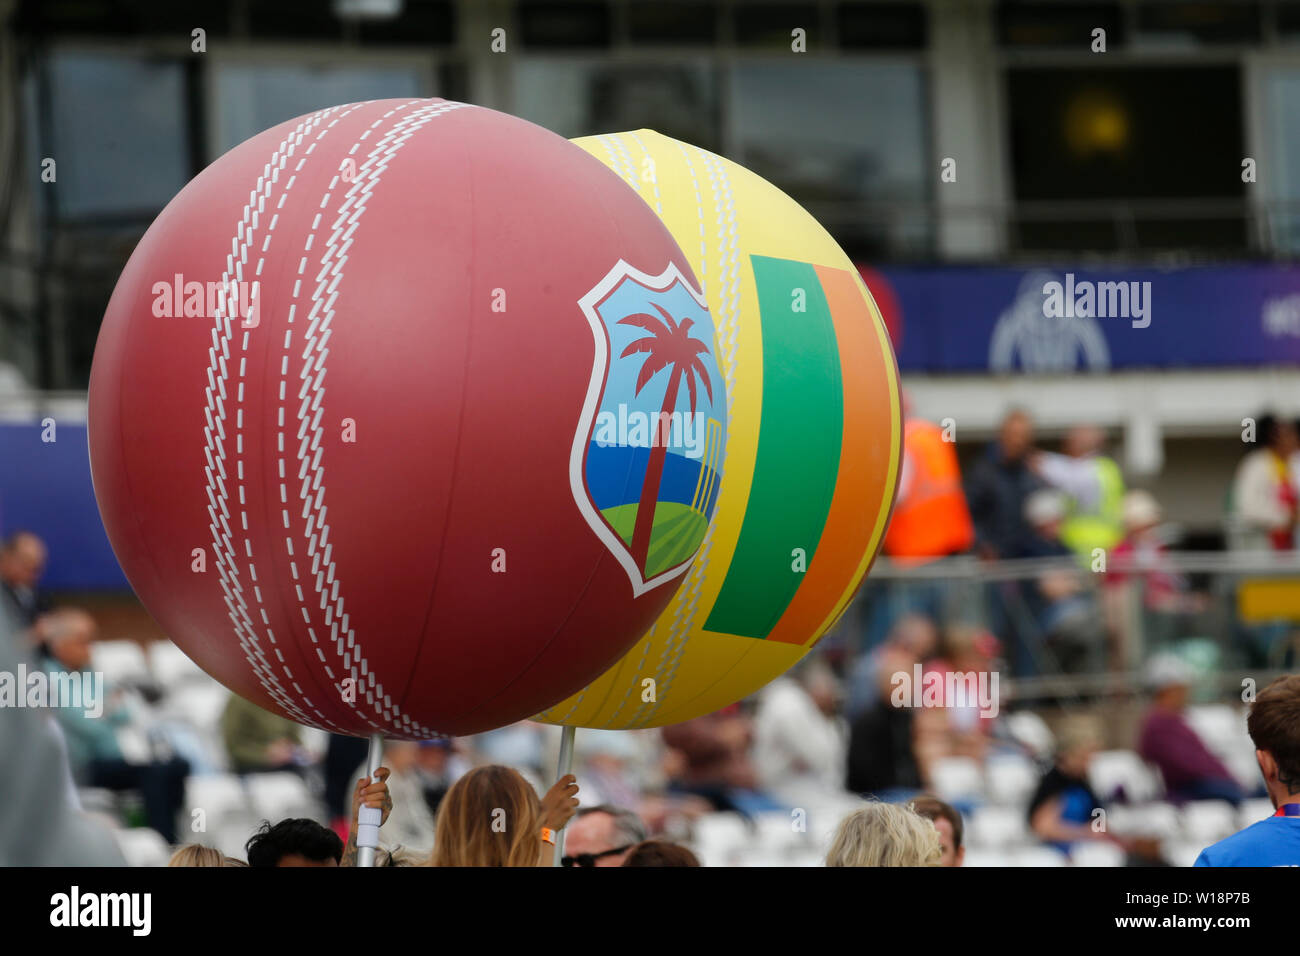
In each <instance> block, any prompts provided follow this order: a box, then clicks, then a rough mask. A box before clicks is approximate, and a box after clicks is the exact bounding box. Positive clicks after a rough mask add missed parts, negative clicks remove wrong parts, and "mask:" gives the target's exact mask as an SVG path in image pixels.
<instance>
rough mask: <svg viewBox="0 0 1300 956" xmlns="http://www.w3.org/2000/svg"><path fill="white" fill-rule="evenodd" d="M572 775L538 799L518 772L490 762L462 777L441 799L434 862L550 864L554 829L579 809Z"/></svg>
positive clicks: (455, 864) (553, 843) (575, 785)
mask: <svg viewBox="0 0 1300 956" xmlns="http://www.w3.org/2000/svg"><path fill="white" fill-rule="evenodd" d="M577 792H578V785H577V783H576V782H575V780H574V777H573V775H572V774H566V775H565V776H563V777H561V778H560V779H559V780H557V781H556V782H555V784H554V785H553V786H552V787H551V789H550V790H548V791H547V792H546V796H545V797H543V798H542V799H541V800H539V799H538V798H537V791H535V790H534V789H533V788H532V787H531V786H529V784H528V781H527V780H525V779H524V778H523V775H522V774H520V773H519V771H517V770H515V769H513V768H511V767H502V766H499V765H496V764H489V765H488V766H486V767H475V768H474V769H473V770H471V771H470V772H469V773H467V774H465V776H463V777H461V778H460V779H459V780H457V781H456V782H455V783H454V784H452V785H451V789H450V790H448V791H447V796H446V797H444V798H443V801H442V806H441V807H440V808H439V809H438V821H437V827H436V831H435V834H434V840H433V855H432V856H431V857H430V859H429V865H430V866H549V865H551V862H552V858H553V854H554V852H555V833H556V832H557V831H558V830H560V829H562V828H563V827H564V825H565V824H566V823H568V822H569V818H570V817H572V816H573V814H574V812H575V811H576V810H577V809H578V799H577Z"/></svg>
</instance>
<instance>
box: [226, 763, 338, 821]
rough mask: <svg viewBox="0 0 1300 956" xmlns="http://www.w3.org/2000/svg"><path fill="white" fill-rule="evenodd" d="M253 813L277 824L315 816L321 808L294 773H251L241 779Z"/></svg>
mask: <svg viewBox="0 0 1300 956" xmlns="http://www.w3.org/2000/svg"><path fill="white" fill-rule="evenodd" d="M244 783H245V785H246V786H247V788H248V794H249V797H250V800H251V806H252V809H253V812H254V813H255V814H256V815H257V816H258V817H260V818H264V819H267V820H270V821H271V822H272V823H277V822H279V821H280V820H283V819H285V818H286V817H316V816H319V815H321V813H322V810H323V808H321V807H320V806H318V805H317V801H316V800H315V798H314V797H312V795H311V791H310V790H308V789H307V784H305V783H304V782H303V780H302V778H301V777H299V776H298V775H297V774H296V773H288V772H284V773H251V774H249V775H248V776H247V777H245V778H244Z"/></svg>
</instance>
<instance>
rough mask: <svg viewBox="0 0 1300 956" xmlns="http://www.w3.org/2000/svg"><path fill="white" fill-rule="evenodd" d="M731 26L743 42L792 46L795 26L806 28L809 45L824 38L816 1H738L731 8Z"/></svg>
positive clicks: (737, 37)
mask: <svg viewBox="0 0 1300 956" xmlns="http://www.w3.org/2000/svg"><path fill="white" fill-rule="evenodd" d="M731 16H732V29H733V30H734V31H735V37H736V42H737V43H739V44H742V45H744V46H770V47H785V49H787V50H788V49H790V44H791V43H792V42H793V40H794V38H793V37H792V36H791V35H790V34H791V32H792V31H794V30H795V29H796V28H799V29H802V30H804V31H805V34H804V36H805V38H806V41H807V44H808V49H810V50H811V49H812V48H813V46H814V45H815V44H816V43H818V42H819V41H820V40H821V29H820V20H819V16H818V9H817V5H816V4H815V3H739V4H737V5H736V6H735V7H733V8H732V13H731Z"/></svg>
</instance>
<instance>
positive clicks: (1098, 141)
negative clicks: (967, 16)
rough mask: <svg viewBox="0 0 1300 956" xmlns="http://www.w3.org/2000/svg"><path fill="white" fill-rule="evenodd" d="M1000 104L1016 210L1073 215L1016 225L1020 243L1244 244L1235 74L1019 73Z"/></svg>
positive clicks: (1162, 70) (1180, 70)
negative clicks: (1052, 208) (1057, 209)
mask: <svg viewBox="0 0 1300 956" xmlns="http://www.w3.org/2000/svg"><path fill="white" fill-rule="evenodd" d="M1008 94H1009V95H1008V99H1009V104H1010V117H1011V162H1012V180H1013V183H1014V192H1015V198H1016V200H1017V201H1018V202H1029V203H1039V204H1040V205H1039V208H1040V209H1041V208H1043V206H1042V204H1044V203H1050V202H1053V201H1055V202H1058V203H1067V204H1068V203H1073V204H1074V207H1073V208H1074V209H1075V212H1074V213H1063V214H1062V215H1060V216H1056V215H1053V216H1051V217H1050V221H1037V220H1032V221H1022V222H1021V238H1022V245H1025V246H1028V247H1030V248H1034V247H1037V248H1048V249H1058V248H1059V249H1094V248H1095V249H1108V250H1109V249H1114V248H1116V247H1117V246H1122V245H1125V244H1128V243H1133V242H1136V243H1137V244H1138V245H1140V246H1141V247H1142V248H1153V247H1164V248H1173V247H1184V248H1185V247H1193V248H1201V249H1224V248H1228V249H1233V248H1236V249H1240V248H1242V247H1243V246H1244V243H1245V223H1244V220H1243V217H1242V213H1241V211H1240V210H1236V209H1235V208H1233V203H1232V202H1231V200H1233V199H1240V198H1241V197H1242V196H1243V195H1244V192H1243V191H1244V185H1243V183H1242V181H1241V158H1242V155H1243V153H1242V120H1241V99H1240V97H1241V92H1240V78H1239V75H1238V71H1237V68H1236V67H1230V66H1224V67H1218V66H1214V67H1120V68H1110V69H1105V70H1088V69H1051V68H1036V67H1035V68H1021V69H1013V70H1011V71H1010V73H1009V76H1008ZM1107 200H1110V201H1112V202H1110V203H1108V202H1106V201H1107ZM1158 200H1178V202H1177V203H1171V204H1168V205H1167V206H1166V207H1162V208H1160V209H1158V210H1156V209H1152V208H1150V207H1152V206H1153V205H1154V206H1158V205H1159V203H1158V202H1153V201H1158ZM1193 200H1202V202H1201V208H1200V211H1198V210H1197V207H1196V204H1195V202H1192V201H1193ZM1225 200H1226V201H1228V202H1227V203H1226V206H1227V207H1228V208H1227V209H1226V210H1225V208H1224V207H1225V202H1224V201H1225ZM1144 204H1145V205H1146V207H1147V209H1146V211H1143V208H1142V207H1143V205H1144ZM1080 208H1082V211H1079V210H1080ZM1125 209H1132V210H1135V212H1133V213H1132V216H1131V218H1130V216H1129V213H1127V212H1124V210H1125ZM1116 210H1118V212H1116ZM1183 210H1186V211H1185V212H1183ZM1180 212H1181V214H1177V213H1180ZM1117 215H1118V216H1119V217H1120V220H1117V218H1116V216H1117ZM1121 220H1128V221H1121ZM1125 230H1127V231H1128V236H1127V238H1126V237H1125Z"/></svg>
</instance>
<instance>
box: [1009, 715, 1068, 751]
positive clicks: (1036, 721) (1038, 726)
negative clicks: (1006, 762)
mask: <svg viewBox="0 0 1300 956" xmlns="http://www.w3.org/2000/svg"><path fill="white" fill-rule="evenodd" d="M1005 723H1006V728H1007V731H1008V732H1009V733H1010V734H1011V736H1012V737H1014V738H1015V739H1016V740H1018V741H1019V742H1020V743H1021V744H1023V745H1024V746H1026V747H1028V748H1029V749H1030V751H1031V752H1032V753H1033V754H1034V756H1036V757H1038V758H1039V759H1040V760H1047V759H1050V758H1051V756H1052V753H1053V752H1054V751H1055V750H1056V736H1055V735H1054V734H1053V733H1052V728H1050V727H1048V726H1047V721H1045V720H1043V718H1042V717H1039V716H1038V715H1037V714H1035V713H1033V712H1032V711H1028V710H1020V711H1016V713H1014V714H1008V715H1007V717H1006V718H1005Z"/></svg>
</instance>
